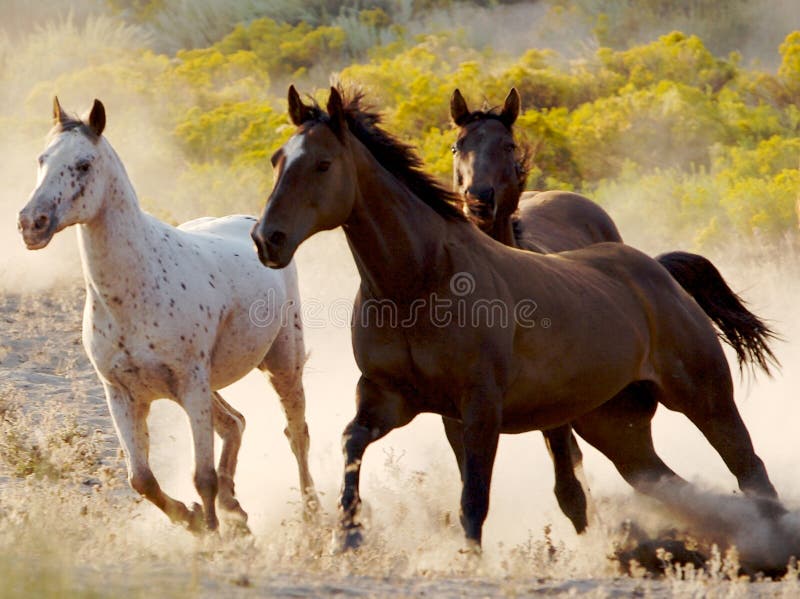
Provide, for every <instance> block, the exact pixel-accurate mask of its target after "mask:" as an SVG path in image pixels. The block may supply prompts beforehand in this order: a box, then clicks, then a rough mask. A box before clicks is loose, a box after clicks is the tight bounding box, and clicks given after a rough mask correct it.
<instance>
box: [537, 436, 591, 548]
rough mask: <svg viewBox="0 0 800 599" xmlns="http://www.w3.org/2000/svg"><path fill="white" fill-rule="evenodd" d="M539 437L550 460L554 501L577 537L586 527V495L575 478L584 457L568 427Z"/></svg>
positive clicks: (584, 489) (581, 485)
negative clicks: (567, 519)
mask: <svg viewBox="0 0 800 599" xmlns="http://www.w3.org/2000/svg"><path fill="white" fill-rule="evenodd" d="M542 435H543V436H544V441H545V444H546V445H547V451H548V452H549V453H550V458H551V459H552V460H553V469H554V473H555V488H554V489H553V491H554V493H555V496H556V500H557V501H558V505H559V507H560V508H561V511H562V512H563V513H564V515H565V516H567V518H569V520H570V522H572V525H573V526H574V527H575V531H576V532H577V533H578V534H580V533H582V532H583V531H585V530H586V527H587V526H588V524H589V520H588V517H587V511H588V492H587V488H586V486H585V485H584V484H583V483H582V482H581V480H580V477H579V476H578V475H577V473H579V472H582V470H583V454H582V453H581V449H580V447H578V442H577V440H576V439H575V435H573V434H572V427H571V426H570V425H564V426H559V427H556V428H553V429H550V430H546V431H542Z"/></svg>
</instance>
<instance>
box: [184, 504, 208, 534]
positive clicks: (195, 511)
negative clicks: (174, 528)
mask: <svg viewBox="0 0 800 599" xmlns="http://www.w3.org/2000/svg"><path fill="white" fill-rule="evenodd" d="M186 527H187V528H188V529H189V531H190V532H192V533H194V534H196V535H199V534H203V533H204V532H207V530H208V528H207V527H206V521H205V516H204V515H203V508H202V506H201V505H200V504H199V503H193V504H192V509H191V510H190V511H189V517H188V519H187V521H186Z"/></svg>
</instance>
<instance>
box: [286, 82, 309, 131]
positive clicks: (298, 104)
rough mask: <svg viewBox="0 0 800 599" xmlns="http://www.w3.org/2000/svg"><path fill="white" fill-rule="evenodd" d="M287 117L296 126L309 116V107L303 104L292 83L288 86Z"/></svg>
mask: <svg viewBox="0 0 800 599" xmlns="http://www.w3.org/2000/svg"><path fill="white" fill-rule="evenodd" d="M289 118H290V119H291V120H292V123H294V125H295V126H297V127H299V126H300V125H302V124H303V123H305V122H306V121H307V120H309V119H310V118H311V109H310V108H309V107H308V106H306V105H305V104H303V101H302V100H301V99H300V94H298V93H297V90H296V89H295V88H294V85H290V86H289Z"/></svg>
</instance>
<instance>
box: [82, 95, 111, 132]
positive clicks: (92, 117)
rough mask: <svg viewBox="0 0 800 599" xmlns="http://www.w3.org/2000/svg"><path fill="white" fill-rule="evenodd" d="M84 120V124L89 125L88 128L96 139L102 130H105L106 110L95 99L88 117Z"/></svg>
mask: <svg viewBox="0 0 800 599" xmlns="http://www.w3.org/2000/svg"><path fill="white" fill-rule="evenodd" d="M85 120H86V124H87V125H89V128H90V129H91V130H92V131H94V134H95V135H97V137H100V136H101V135H102V134H103V129H105V128H106V109H105V106H103V103H102V102H101V101H100V100H98V99H97V98H95V100H94V103H93V104H92V109H91V111H89V116H88V118H87V119H85Z"/></svg>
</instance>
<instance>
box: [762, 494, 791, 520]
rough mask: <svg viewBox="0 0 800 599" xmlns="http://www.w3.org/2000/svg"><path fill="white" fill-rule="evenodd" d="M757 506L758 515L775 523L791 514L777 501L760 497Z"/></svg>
mask: <svg viewBox="0 0 800 599" xmlns="http://www.w3.org/2000/svg"><path fill="white" fill-rule="evenodd" d="M756 506H757V507H758V513H759V514H761V516H762V517H763V518H767V519H768V520H772V521H773V522H777V521H778V520H780V519H781V518H783V517H784V516H785V515H786V514H788V513H789V512H788V510H787V509H786V508H785V507H783V505H782V504H781V502H780V501H778V500H777V499H768V498H765V497H760V498H758V499H756Z"/></svg>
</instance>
